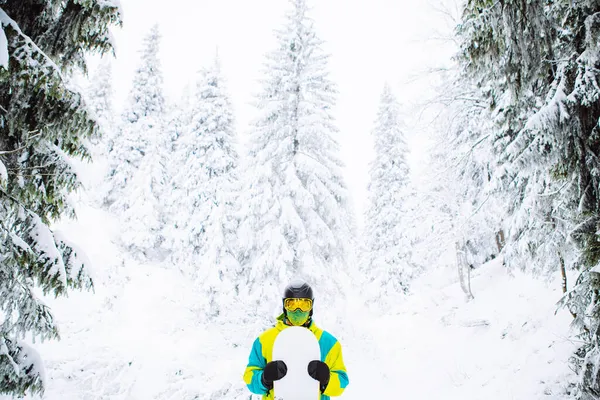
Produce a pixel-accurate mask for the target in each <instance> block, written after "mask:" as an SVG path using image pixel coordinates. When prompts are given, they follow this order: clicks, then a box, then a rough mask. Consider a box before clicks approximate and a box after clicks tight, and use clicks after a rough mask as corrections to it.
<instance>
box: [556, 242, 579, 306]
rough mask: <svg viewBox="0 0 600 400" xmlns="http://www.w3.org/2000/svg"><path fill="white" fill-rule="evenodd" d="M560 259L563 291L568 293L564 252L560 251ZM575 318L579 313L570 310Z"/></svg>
mask: <svg viewBox="0 0 600 400" xmlns="http://www.w3.org/2000/svg"><path fill="white" fill-rule="evenodd" d="M558 260H559V262H560V274H561V276H562V292H563V293H567V271H566V269H565V259H564V258H563V256H562V254H560V253H558ZM569 312H570V313H571V315H572V316H573V318H577V314H575V313H574V312H573V311H571V310H569Z"/></svg>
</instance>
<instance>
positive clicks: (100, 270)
mask: <svg viewBox="0 0 600 400" xmlns="http://www.w3.org/2000/svg"><path fill="white" fill-rule="evenodd" d="M78 214H79V220H78V221H76V222H68V223H64V224H61V225H59V226H58V228H60V229H61V230H63V232H64V233H65V234H67V235H68V237H70V238H71V239H72V240H74V241H76V242H77V243H78V244H79V245H80V246H81V247H83V248H84V249H85V250H86V251H87V252H88V256H89V258H90V259H91V260H92V263H93V268H94V270H95V279H96V291H95V294H94V293H79V292H73V293H71V295H70V297H69V298H67V299H56V300H55V299H48V300H47V302H48V304H49V305H50V306H51V307H52V309H53V311H54V313H55V315H56V318H57V320H58V322H59V326H60V328H61V335H62V341H55V342H46V343H43V344H39V343H38V344H36V346H37V348H38V349H39V351H40V352H41V355H42V357H43V359H44V360H45V363H46V368H47V391H46V395H45V396H44V399H47V400H71V399H73V400H75V399H77V400H88V399H89V400H91V399H115V400H117V399H119V400H120V399H122V400H126V399H127V400H150V399H173V400H175V399H178V400H183V399H242V398H243V399H248V398H249V392H248V391H247V390H246V388H245V386H244V385H243V382H242V373H243V370H244V367H245V363H246V361H247V357H248V352H249V350H250V347H251V344H252V341H253V340H254V338H255V336H256V335H258V334H259V333H260V329H261V328H262V326H261V323H257V324H256V325H253V326H247V325H244V326H240V325H238V324H236V321H235V319H234V320H232V321H230V322H228V323H222V324H206V323H204V322H203V321H204V319H203V317H202V315H201V314H200V312H199V311H198V307H197V304H198V303H199V301H200V300H201V299H199V298H198V296H199V295H198V293H199V291H197V288H196V287H194V285H193V284H192V283H191V282H190V281H189V280H188V279H186V278H185V277H184V276H183V275H182V274H181V273H180V272H179V271H178V270H177V269H176V268H166V267H164V266H158V265H139V264H138V263H136V262H134V261H132V260H128V259H127V258H124V257H122V256H121V255H120V254H119V250H118V246H117V245H116V243H114V242H113V238H114V237H116V236H117V235H116V233H117V232H118V230H119V222H118V221H116V220H115V219H114V218H112V217H111V216H110V215H108V214H106V213H105V212H103V211H99V210H97V209H95V208H92V207H89V206H80V207H79V208H78ZM472 286H473V292H474V295H475V299H474V300H472V301H470V302H466V301H465V299H464V296H463V294H462V292H461V290H460V287H459V285H458V283H457V280H456V277H455V272H454V271H453V270H448V269H446V270H437V271H433V272H429V273H427V274H425V275H423V276H421V277H420V278H419V279H418V280H417V281H416V282H415V284H414V286H413V294H412V295H411V296H409V297H408V298H402V297H400V296H399V297H398V307H397V308H396V309H395V310H394V313H393V314H392V315H387V316H377V315H374V314H371V313H369V312H368V311H367V310H366V309H365V308H364V307H363V305H362V299H361V297H360V294H359V293H360V291H356V293H357V294H356V295H355V296H353V297H352V298H351V299H350V300H349V301H348V302H347V303H346V304H345V308H343V309H342V308H338V309H329V310H325V309H326V308H327V305H324V304H319V307H318V308H317V309H316V314H315V318H316V322H317V323H318V325H319V326H320V327H322V328H323V329H325V330H328V331H330V332H331V333H333V334H334V335H335V336H336V337H338V339H339V340H340V341H341V343H342V346H343V351H344V357H345V361H346V364H347V367H348V371H349V377H350V386H349V387H348V389H347V391H346V393H345V394H344V396H343V397H342V398H346V399H365V398H388V399H392V398H398V399H400V398H405V399H432V400H433V399H461V400H468V399H472V400H482V399H486V400H494V399H498V400H506V399H523V400H535V399H562V398H566V397H567V396H566V395H565V392H566V389H565V386H566V382H568V381H569V380H573V379H574V377H573V374H572V373H571V371H570V370H569V368H568V365H567V360H568V357H569V355H570V354H571V353H572V351H573V350H574V348H575V345H576V344H575V343H574V341H570V340H569V338H568V336H569V332H568V325H569V322H570V318H571V317H570V316H569V314H568V312H565V311H560V312H558V314H557V315H554V311H555V306H554V304H555V302H556V301H558V299H559V298H560V294H561V293H560V285H559V284H558V282H556V283H553V284H549V285H545V284H544V283H542V282H539V281H536V280H533V279H532V278H530V277H528V276H525V275H522V274H520V273H515V274H514V275H513V276H510V275H509V274H508V273H507V271H506V270H505V269H504V267H503V266H502V265H501V263H500V262H499V261H493V262H491V263H488V264H486V265H484V266H482V267H481V268H479V269H478V270H476V271H474V274H473V279H472ZM232 301H240V299H232ZM242 301H243V299H242ZM338 307H339V306H338ZM0 398H1V396H0Z"/></svg>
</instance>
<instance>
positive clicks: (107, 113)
mask: <svg viewBox="0 0 600 400" xmlns="http://www.w3.org/2000/svg"><path fill="white" fill-rule="evenodd" d="M112 96H113V88H112V65H111V63H110V61H109V60H107V59H104V60H103V61H102V62H101V63H100V64H99V65H98V68H97V70H96V73H95V75H94V76H93V78H92V79H90V83H89V85H88V87H87V90H86V100H87V104H88V106H89V111H90V112H91V113H92V115H93V116H94V119H95V120H96V122H97V123H98V125H99V126H100V129H101V131H102V143H103V144H104V146H101V148H100V149H99V150H101V153H106V151H107V150H110V149H111V148H112V142H113V140H114V139H113V132H112V129H113V127H114V121H113V119H114V118H113V115H114V110H113V104H112ZM96 142H98V138H96Z"/></svg>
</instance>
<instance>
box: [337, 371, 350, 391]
mask: <svg viewBox="0 0 600 400" xmlns="http://www.w3.org/2000/svg"><path fill="white" fill-rule="evenodd" d="M335 372H337V374H338V377H339V378H340V387H341V388H342V389H345V388H346V386H348V374H347V373H346V372H345V371H335Z"/></svg>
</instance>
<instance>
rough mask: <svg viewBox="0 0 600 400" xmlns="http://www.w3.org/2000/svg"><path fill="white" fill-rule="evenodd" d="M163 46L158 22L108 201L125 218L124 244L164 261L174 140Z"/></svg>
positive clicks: (137, 77) (137, 79)
mask: <svg viewBox="0 0 600 400" xmlns="http://www.w3.org/2000/svg"><path fill="white" fill-rule="evenodd" d="M159 44H160V32H159V28H158V25H154V26H153V27H152V28H151V30H150V32H149V33H148V35H147V36H146V37H145V38H144V40H143V43H142V50H141V60H140V64H139V66H138V67H137V69H136V71H135V74H134V78H133V85H132V88H131V91H130V93H129V101H128V103H127V105H126V108H125V110H124V112H123V114H122V122H121V127H120V131H119V135H118V137H117V138H115V139H114V140H113V148H112V151H111V154H110V158H111V168H110V169H109V174H110V182H111V190H110V192H109V196H108V199H107V203H108V204H109V205H110V209H111V210H112V211H114V212H117V213H118V214H120V215H121V217H122V221H123V231H122V235H121V239H122V244H123V246H124V247H125V248H127V249H128V250H129V251H130V252H131V253H132V254H133V255H134V256H136V257H140V258H142V259H161V260H162V259H164V257H166V253H165V251H164V248H163V247H164V246H163V243H164V241H165V237H164V228H165V224H166V218H167V217H166V215H167V213H166V207H167V205H168V201H166V200H165V198H164V196H165V195H168V191H167V190H166V188H167V187H168V186H169V180H170V178H169V171H168V159H169V156H170V151H169V150H170V147H171V140H170V138H169V135H170V132H169V131H168V130H167V129H165V124H164V117H165V115H164V114H165V99H164V96H163V92H162V91H163V87H162V82H163V77H162V71H161V66H160V60H159V57H158V52H159Z"/></svg>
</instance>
